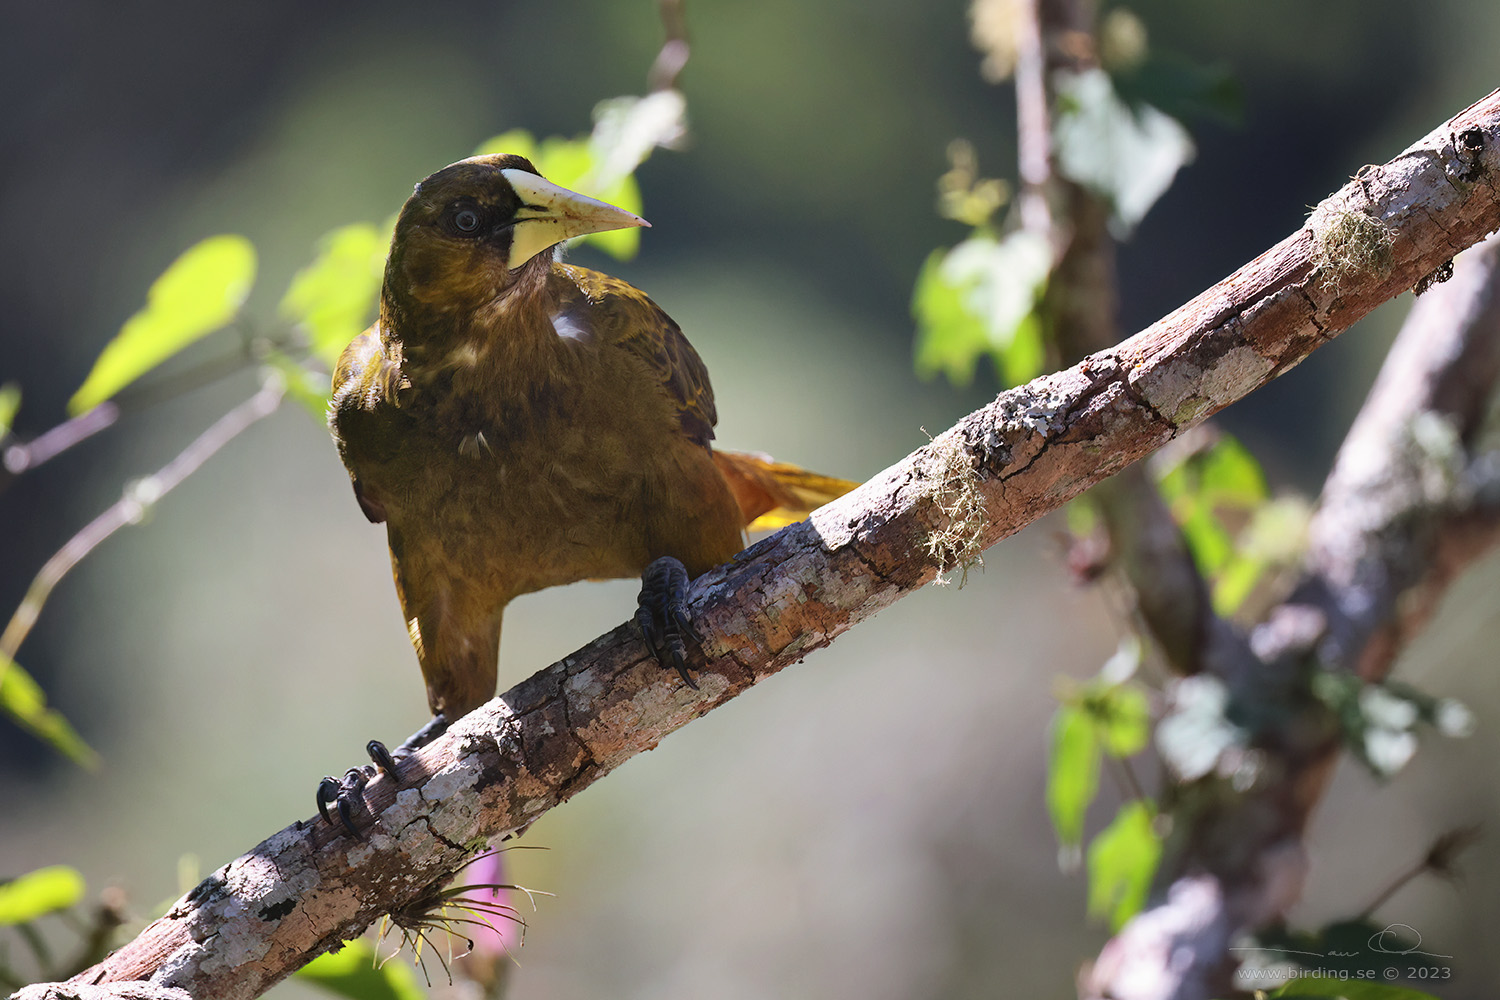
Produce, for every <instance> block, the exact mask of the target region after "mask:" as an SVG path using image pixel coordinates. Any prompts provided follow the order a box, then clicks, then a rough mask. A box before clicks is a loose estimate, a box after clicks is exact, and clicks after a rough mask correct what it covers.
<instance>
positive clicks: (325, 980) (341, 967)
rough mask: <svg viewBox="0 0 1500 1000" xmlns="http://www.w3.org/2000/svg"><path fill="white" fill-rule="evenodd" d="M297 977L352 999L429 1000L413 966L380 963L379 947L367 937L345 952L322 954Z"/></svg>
mask: <svg viewBox="0 0 1500 1000" xmlns="http://www.w3.org/2000/svg"><path fill="white" fill-rule="evenodd" d="M297 978H298V979H302V980H305V981H309V982H313V983H316V984H317V985H319V986H321V987H322V988H323V989H325V990H327V991H329V992H330V993H334V994H336V995H338V996H341V997H349V998H350V1000H425V995H424V994H423V992H422V988H421V987H420V986H418V985H417V975H416V973H415V972H413V971H412V968H411V966H410V965H407V964H406V963H405V962H385V963H383V964H382V963H379V962H378V961H377V959H376V956H375V948H374V947H373V946H372V945H371V944H370V943H369V942H368V941H364V940H356V941H349V942H347V943H346V944H345V945H344V948H343V950H342V951H338V952H330V953H328V954H326V955H319V956H318V957H317V958H315V959H313V960H312V961H311V962H309V963H307V965H305V966H303V967H302V968H301V969H300V970H298V972H297Z"/></svg>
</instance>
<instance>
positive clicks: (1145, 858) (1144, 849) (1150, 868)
mask: <svg viewBox="0 0 1500 1000" xmlns="http://www.w3.org/2000/svg"><path fill="white" fill-rule="evenodd" d="M1151 820H1152V809H1151V806H1150V805H1149V804H1148V803H1146V802H1142V801H1140V800H1136V801H1132V802H1127V803H1125V804H1124V805H1122V806H1121V807H1120V811H1119V812H1118V813H1117V814H1116V815H1115V818H1114V821H1113V822H1112V823H1110V824H1109V826H1107V827H1105V828H1104V829H1103V830H1102V831H1100V833H1099V835H1098V836H1097V837H1095V838H1094V840H1093V842H1092V843H1090V844H1089V851H1088V870H1089V914H1090V915H1091V916H1093V917H1096V918H1100V919H1104V918H1108V920H1109V926H1110V929H1111V930H1119V929H1120V926H1121V925H1122V924H1124V923H1125V921H1127V920H1129V919H1130V918H1131V917H1133V916H1135V915H1136V914H1137V913H1139V912H1140V909H1141V907H1142V906H1143V905H1145V902H1146V894H1147V893H1148V892H1149V891H1150V890H1151V879H1152V878H1153V877H1154V876H1155V874H1156V866H1157V863H1158V862H1159V861H1160V860H1161V840H1160V839H1159V838H1158V837H1157V835H1156V830H1155V829H1154V828H1153V827H1152V823H1151Z"/></svg>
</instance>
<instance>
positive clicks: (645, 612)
mask: <svg viewBox="0 0 1500 1000" xmlns="http://www.w3.org/2000/svg"><path fill="white" fill-rule="evenodd" d="M687 590H688V575H687V569H686V567H684V566H683V565H682V563H681V562H679V561H678V560H676V559H674V558H672V557H671V556H662V557H661V558H660V559H658V560H656V561H655V562H653V563H652V564H651V565H649V566H647V567H646V572H644V573H642V574H641V594H640V598H639V607H637V608H636V612H635V627H636V628H637V629H638V630H639V631H640V633H641V639H643V640H644V641H645V643H646V648H647V649H649V650H650V651H651V655H652V656H653V657H655V658H656V662H657V663H660V664H661V665H662V666H663V667H671V668H672V669H673V670H675V671H677V676H679V677H681V678H682V682H683V683H684V684H686V685H687V686H688V687H690V688H692V689H693V690H694V691H696V690H698V685H697V683H695V682H694V681H693V677H692V675H691V674H690V673H689V672H688V665H687V640H688V639H691V640H692V641H693V642H695V643H701V642H702V641H703V640H702V639H701V638H700V637H699V635H698V632H697V630H696V629H694V628H693V620H692V617H691V616H690V615H689V614H688V609H687Z"/></svg>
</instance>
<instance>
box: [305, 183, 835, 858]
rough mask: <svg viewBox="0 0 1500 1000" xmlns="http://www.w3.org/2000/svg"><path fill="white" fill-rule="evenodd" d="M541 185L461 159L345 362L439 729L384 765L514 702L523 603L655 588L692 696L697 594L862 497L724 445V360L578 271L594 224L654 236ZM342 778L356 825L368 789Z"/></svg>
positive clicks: (659, 627) (340, 416) (654, 642)
mask: <svg viewBox="0 0 1500 1000" xmlns="http://www.w3.org/2000/svg"><path fill="white" fill-rule="evenodd" d="M649 225H650V224H649V223H648V222H646V220H645V219H642V218H641V217H640V216H638V215H635V214H634V213H631V212H627V211H625V210H623V209H621V208H618V207H615V206H613V205H610V204H608V203H605V202H602V201H598V200H596V199H593V198H590V197H587V196H585V195H582V194H579V193H577V192H575V191H571V190H569V189H567V188H564V187H562V186H560V185H557V184H554V183H552V182H550V181H548V180H546V179H545V178H543V177H542V176H541V174H540V173H539V172H538V170H537V169H536V167H535V166H534V165H533V164H532V163H531V161H529V160H527V159H526V158H524V157H521V156H516V155H511V154H490V155H483V156H476V157H471V158H469V159H466V160H460V161H459V162H457V163H454V164H451V165H449V166H447V167H444V168H443V169H441V170H439V171H437V172H436V173H433V174H432V175H431V176H429V177H427V178H425V179H424V180H422V181H421V182H419V183H418V184H417V185H416V186H415V188H414V189H413V192H412V195H411V197H410V198H408V199H407V201H406V203H405V205H404V206H403V207H402V209H401V212H400V214H399V216H398V217H397V221H396V225H395V231H394V234H393V236H392V241H391V249H390V253H389V255H388V257H387V260H386V266H385V272H384V276H383V280H382V285H381V293H380V307H379V314H378V318H377V320H376V322H375V324H374V325H373V326H371V327H370V328H369V329H368V330H366V331H364V332H363V333H361V334H360V335H359V336H357V337H355V338H354V340H353V341H352V342H351V343H350V344H349V346H348V347H347V348H346V349H345V350H344V352H343V354H342V356H341V357H340V359H339V361H338V364H337V366H336V368H335V371H334V375H333V392H332V396H331V399H330V403H329V426H330V429H331V431H332V433H333V437H334V440H335V442H336V444H337V447H338V451H339V455H340V457H341V458H342V459H343V462H344V465H345V467H346V468H347V470H348V472H349V476H350V480H351V482H352V485H353V488H354V495H355V498H356V500H357V501H358V504H359V507H360V509H361V510H362V511H363V512H364V514H365V516H366V517H367V518H368V519H369V520H370V521H371V522H374V523H383V524H384V525H385V527H386V535H387V541H388V543H389V547H390V555H391V567H392V574H393V576H394V579H395V584H396V591H397V595H398V597H399V600H400V604H401V609H402V613H403V616H404V617H405V620H406V626H407V631H408V633H409V634H410V637H411V643H412V646H413V648H414V649H415V651H416V655H417V660H418V663H419V665H420V666H421V670H422V676H423V679H424V682H425V685H426V691H427V701H428V706H429V708H430V709H431V711H432V715H433V717H432V721H431V722H430V723H428V724H427V726H424V727H423V729H422V730H419V731H418V732H417V733H416V734H414V735H413V736H412V737H410V738H409V739H408V740H407V741H405V742H404V743H403V744H401V745H400V746H399V747H398V748H397V751H396V753H395V754H394V755H393V754H391V753H390V752H389V751H387V750H386V748H385V747H384V745H383V744H381V743H379V742H378V741H371V743H370V744H368V745H367V749H368V751H369V753H370V756H371V759H372V760H373V761H374V764H375V767H376V768H379V769H384V770H387V771H394V770H395V761H396V760H398V759H399V758H400V757H401V756H403V755H405V754H406V753H410V752H411V751H412V750H414V749H416V748H418V747H420V746H422V745H424V744H425V743H426V742H429V741H430V740H431V739H433V738H435V737H436V736H437V735H439V734H440V733H441V732H442V731H443V730H444V729H445V728H446V726H447V725H448V723H449V722H451V721H455V720H456V719H458V718H459V717H461V716H463V715H465V714H467V713H468V712H470V711H472V710H474V709H475V708H477V707H479V706H480V705H482V704H483V703H484V702H486V701H488V700H489V699H490V698H491V697H493V696H494V694H495V686H496V679H497V664H498V657H499V643H500V631H501V620H502V616H503V613H504V610H505V607H506V605H507V604H508V603H509V602H510V601H511V600H513V599H515V598H516V597H519V596H521V595H522V594H527V593H531V592H533V591H537V590H541V589H543V588H546V587H552V586H558V585H562V584H567V583H572V582H574V581H577V580H583V579H605V578H628V577H640V578H641V581H642V586H641V592H640V597H639V600H638V608H637V610H636V612H635V616H634V621H635V624H636V626H637V628H638V629H639V631H640V633H641V636H642V639H643V640H644V642H645V644H646V646H647V648H648V650H649V651H650V653H651V654H652V655H653V656H654V657H655V659H656V660H657V661H658V662H659V663H661V664H662V665H663V666H664V667H669V668H671V669H673V670H675V671H676V673H677V674H678V675H679V676H680V677H681V679H682V680H683V682H684V683H686V684H687V685H689V686H690V687H695V688H696V686H697V685H696V683H695V682H694V680H693V678H692V675H691V672H690V671H689V669H688V666H687V661H686V647H687V643H688V642H689V641H690V640H691V641H696V640H697V635H696V633H695V631H694V629H693V626H692V622H691V618H690V616H689V614H688V612H687V605H686V594H687V587H688V583H689V581H691V580H692V579H694V578H696V577H697V576H699V575H701V574H703V573H704V572H706V571H708V570H709V569H710V568H712V567H714V566H716V565H718V564H720V563H723V562H726V561H728V560H729V559H731V558H732V557H733V556H734V555H735V554H736V553H738V552H739V551H740V550H741V549H742V548H743V547H744V544H745V537H746V536H745V532H746V529H747V528H748V527H750V526H751V525H752V524H754V525H756V526H757V527H760V526H763V525H767V524H770V525H775V524H781V523H788V522H790V521H792V520H797V519H799V518H800V517H803V516H805V515H806V514H807V513H808V512H809V511H811V510H812V509H813V508H814V507H816V506H818V505H820V504H822V503H825V502H827V501H829V500H832V499H834V498H835V497H837V496H840V495H842V494H843V493H845V492H847V491H848V490H850V489H852V488H854V486H856V485H857V484H856V483H853V482H851V481H847V480H842V479H837V478H834V477H828V476H822V475H819V474H816V473H812V472H808V471H806V470H803V469H801V468H798V467H797V466H793V465H790V464H787V463H779V462H775V461H773V460H771V459H769V458H768V457H767V456H764V455H760V454H757V453H749V452H732V451H723V450H718V449H715V448H714V447H713V445H712V441H713V438H714V430H713V428H714V425H715V423H716V421H717V413H716V410H715V407H714V397H713V389H712V387H711V385H710V382H709V376H708V371H707V368H706V367H705V365H704V363H703V361H702V359H701V358H700V357H699V356H698V354H697V352H696V351H695V350H694V349H693V347H692V345H691V344H689V343H688V340H687V338H686V337H685V336H684V335H683V333H682V330H681V329H680V328H679V327H678V325H677V324H676V323H675V322H673V320H672V319H671V318H670V317H669V316H668V315H667V314H666V313H665V312H664V311H663V310H662V309H661V307H659V306H658V305H657V304H656V303H655V302H653V301H652V300H651V299H650V298H649V297H648V296H647V295H646V294H645V293H644V292H642V291H640V290H639V289H637V288H635V287H634V286H632V285H630V284H628V283H627V282H625V281H622V280H620V279H618V278H614V277H611V276H609V275H606V274H603V273H600V272H598V271H593V270H590V269H587V268H583V267H579V266H575V265H573V264H570V263H566V262H564V261H563V260H561V259H560V254H559V249H558V248H559V244H562V243H563V242H564V241H566V240H568V239H570V238H573V237H577V236H582V235H585V234H588V233H595V232H604V231H607V230H612V229H622V228H628V227H639V226H649ZM373 773H374V772H373V771H372V770H371V768H370V766H369V765H366V766H365V767H364V768H359V769H351V770H350V771H349V772H348V773H347V774H346V775H345V779H344V781H342V782H339V781H335V780H334V779H333V778H325V779H324V780H323V782H322V783H321V784H320V786H319V791H318V807H319V810H320V812H321V813H322V815H323V817H324V819H325V820H327V821H329V822H332V819H331V817H330V815H329V812H328V810H327V806H328V805H330V804H333V803H337V805H338V810H339V814H340V817H341V819H342V821H343V823H344V826H345V827H346V828H348V829H349V830H350V831H354V829H355V828H354V825H353V824H352V822H351V819H350V813H349V809H348V803H349V800H350V798H351V797H352V796H351V795H350V792H351V791H352V790H353V789H356V788H358V787H361V785H362V783H363V782H364V781H366V780H368V778H369V776H370V775H371V774H373Z"/></svg>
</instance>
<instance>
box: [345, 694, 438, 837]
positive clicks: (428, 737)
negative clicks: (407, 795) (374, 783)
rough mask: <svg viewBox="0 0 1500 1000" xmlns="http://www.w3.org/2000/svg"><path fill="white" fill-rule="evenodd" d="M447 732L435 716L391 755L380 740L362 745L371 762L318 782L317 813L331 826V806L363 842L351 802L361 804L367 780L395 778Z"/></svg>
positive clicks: (350, 831) (350, 830)
mask: <svg viewBox="0 0 1500 1000" xmlns="http://www.w3.org/2000/svg"><path fill="white" fill-rule="evenodd" d="M447 730H448V720H447V718H446V717H444V716H443V715H434V716H433V717H432V719H431V721H429V722H428V723H427V725H425V726H423V727H422V728H421V729H418V730H417V731H416V732H415V733H412V734H411V735H410V736H408V737H407V738H406V739H405V740H403V741H402V743H401V745H400V746H398V747H396V749H395V751H394V752H392V751H390V750H387V749H386V746H385V744H384V743H382V742H380V741H379V740H371V741H370V742H368V743H366V744H365V752H366V753H368V754H369V755H370V761H371V762H370V763H369V764H365V765H363V766H362V767H351V768H350V769H349V770H347V771H345V772H344V776H343V777H342V778H334V777H332V776H329V777H325V778H324V779H323V780H322V781H320V782H318V813H319V814H320V815H321V816H322V817H323V820H324V822H327V823H332V822H333V816H332V815H331V814H330V813H329V811H328V807H329V806H334V807H335V808H336V810H337V811H338V814H339V822H340V823H341V824H342V825H343V827H344V829H345V830H348V831H349V833H350V834H352V835H353V836H355V837H358V838H359V839H360V840H364V839H365V838H364V834H362V833H360V832H359V830H358V829H356V828H355V826H354V812H353V806H352V805H351V803H353V802H354V801H355V799H356V798H358V799H359V801H360V802H363V801H364V795H363V793H364V789H365V785H367V784H369V783H370V779H371V778H373V777H375V775H377V774H379V773H380V772H382V771H384V772H385V773H387V774H389V775H390V776H391V777H392V778H398V777H399V772H398V771H397V769H396V768H397V764H398V763H399V762H401V761H403V760H405V759H406V758H407V757H410V756H411V755H412V754H413V753H415V752H416V751H417V750H420V749H421V748H422V747H425V746H426V745H427V744H429V743H431V742H432V741H433V740H435V739H437V738H438V737H439V736H441V735H443V733H445V732H447Z"/></svg>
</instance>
